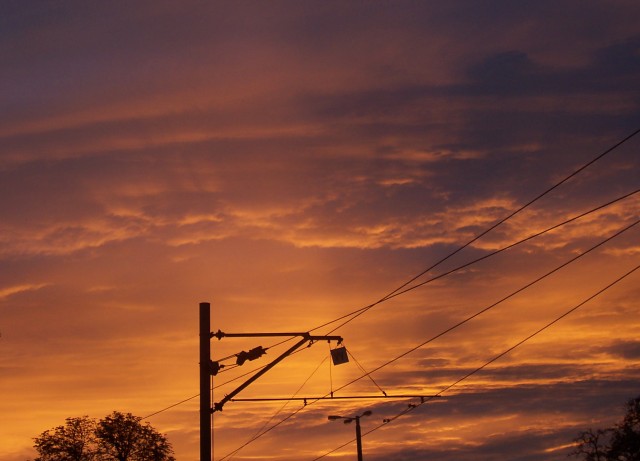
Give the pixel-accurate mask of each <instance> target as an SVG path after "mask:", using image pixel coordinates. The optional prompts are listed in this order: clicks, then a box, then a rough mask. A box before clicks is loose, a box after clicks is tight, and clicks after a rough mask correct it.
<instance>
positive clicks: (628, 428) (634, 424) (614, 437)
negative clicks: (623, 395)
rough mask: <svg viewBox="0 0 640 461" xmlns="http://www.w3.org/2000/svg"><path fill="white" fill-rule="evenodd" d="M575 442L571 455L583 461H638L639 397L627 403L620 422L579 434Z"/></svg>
mask: <svg viewBox="0 0 640 461" xmlns="http://www.w3.org/2000/svg"><path fill="white" fill-rule="evenodd" d="M575 442H576V448H575V450H574V451H573V452H572V453H571V454H572V455H574V456H579V457H582V458H583V459H584V460H585V461H640V396H639V397H636V398H635V399H631V400H629V401H628V402H627V412H626V414H625V416H624V419H623V420H622V422H620V423H618V424H616V425H614V426H613V427H610V428H607V429H597V430H595V431H594V430H593V429H589V430H588V431H584V432H581V433H580V435H579V436H578V438H577V439H575Z"/></svg>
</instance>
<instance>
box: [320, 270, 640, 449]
mask: <svg viewBox="0 0 640 461" xmlns="http://www.w3.org/2000/svg"><path fill="white" fill-rule="evenodd" d="M638 269H640V265H637V266H636V267H634V268H633V269H631V270H630V271H628V272H626V273H625V274H624V275H622V276H620V277H618V278H617V279H616V280H614V281H613V282H611V283H609V284H608V285H607V286H605V287H604V288H602V289H600V290H599V291H597V292H596V293H594V294H593V295H591V296H589V297H588V298H587V299H585V300H584V301H582V302H581V303H579V304H577V305H576V306H574V307H572V308H571V309H569V310H568V311H566V312H564V313H563V314H562V315H560V316H558V317H556V318H555V319H554V320H552V321H551V322H549V323H547V324H546V325H544V326H543V327H541V328H539V329H538V330H536V331H535V332H533V333H531V334H530V335H529V336H527V337H526V338H524V339H522V340H520V341H518V342H517V343H516V344H514V345H513V346H511V347H510V348H508V349H506V350H504V351H503V352H501V353H500V354H498V355H496V356H495V357H493V358H492V359H490V360H488V361H486V362H485V363H484V364H482V365H481V366H479V367H477V368H475V369H474V370H472V371H470V372H469V373H467V374H466V375H464V376H462V377H461V378H459V379H457V380H456V381H454V382H453V383H451V384H449V385H448V386H446V387H444V388H443V389H441V390H440V391H439V392H438V393H436V394H435V395H434V397H431V398H429V399H425V400H422V401H420V402H419V403H416V404H412V405H409V406H408V407H407V409H405V410H404V411H402V412H400V413H399V414H397V415H396V416H394V417H392V418H389V419H387V420H385V422H384V423H383V424H380V425H378V426H376V427H374V428H373V429H370V430H368V431H366V432H364V433H363V434H362V437H364V436H366V435H369V434H371V433H372V432H375V431H377V430H378V429H380V428H382V427H384V426H386V425H387V424H389V423H391V422H393V421H395V420H396V419H398V418H400V417H401V416H404V415H406V414H407V413H410V412H412V411H413V410H415V409H416V408H417V407H419V406H422V405H424V404H425V403H428V401H430V400H432V399H433V398H435V397H436V396H441V395H442V394H444V393H445V392H447V391H449V390H451V389H452V388H454V387H455V386H457V385H458V384H460V383H461V382H463V381H465V380H467V379H469V378H470V377H471V376H473V375H475V374H476V373H479V372H480V371H482V370H483V369H485V368H486V367H488V366H489V365H491V364H492V363H494V362H496V361H497V360H499V359H501V358H502V357H504V356H505V355H507V354H509V353H511V352H512V351H513V350H514V349H516V348H518V347H520V346H521V345H523V344H524V343H526V342H527V341H529V340H531V339H532V338H534V337H535V336H537V335H539V334H540V333H542V332H543V331H545V330H547V329H548V328H550V327H551V326H553V325H554V324H556V323H558V322H559V321H560V320H562V319H563V318H565V317H567V316H569V315H570V314H572V313H573V312H575V311H576V310H578V309H579V308H580V307H582V306H584V305H585V304H586V303H588V302H589V301H591V300H592V299H594V298H596V297H597V296H600V295H601V294H602V293H604V292H605V291H607V290H609V289H610V288H612V287H613V286H614V285H616V284H617V283H619V282H621V281H622V280H624V279H625V278H627V277H628V276H630V275H631V274H633V273H634V272H635V271H637V270H638ZM354 441H355V439H353V440H350V441H349V442H347V443H345V444H343V445H340V446H339V447H337V448H334V449H333V450H331V451H328V452H327V453H325V454H323V455H321V456H319V457H317V458H314V459H313V460H312V461H317V460H319V459H322V458H324V457H326V456H328V455H330V454H332V453H335V452H336V451H338V450H340V449H341V448H344V447H346V446H347V445H350V444H351V443H353V442H354Z"/></svg>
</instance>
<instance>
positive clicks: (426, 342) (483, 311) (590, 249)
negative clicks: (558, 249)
mask: <svg viewBox="0 0 640 461" xmlns="http://www.w3.org/2000/svg"><path fill="white" fill-rule="evenodd" d="M639 223H640V219H639V220H636V221H634V222H633V223H631V224H630V225H628V226H626V227H624V228H622V229H620V230H619V231H617V232H616V233H614V234H613V235H611V236H609V237H607V238H606V239H604V240H602V241H600V242H598V243H597V244H596V245H594V246H592V247H590V248H589V249H587V250H585V251H584V252H582V253H580V254H578V255H577V256H574V257H573V258H571V259H569V260H568V261H566V262H564V263H562V264H561V265H560V266H557V267H556V268H554V269H552V270H551V271H549V272H547V273H545V274H544V275H542V276H539V277H538V278H536V279H535V280H534V281H532V282H529V283H527V284H526V285H525V286H523V287H521V288H519V289H517V290H515V291H513V292H512V293H510V294H509V295H507V296H505V297H503V298H502V299H500V300H499V301H497V302H495V303H493V304H491V305H490V306H488V307H485V308H484V309H481V310H480V311H478V312H476V313H475V314H473V315H471V316H469V317H467V318H465V319H464V320H462V321H460V322H458V323H456V324H455V325H453V326H451V327H449V328H447V329H445V330H444V331H442V332H440V333H439V334H437V335H435V336H433V337H431V338H429V339H428V340H426V341H424V342H422V343H421V344H418V345H417V346H415V347H413V348H411V349H409V350H408V351H406V352H403V353H402V354H400V355H398V356H396V357H395V358H393V359H391V360H389V361H387V362H385V363H383V364H382V365H380V366H378V367H376V368H374V369H373V370H372V371H370V372H368V373H365V374H364V375H361V376H359V377H358V378H355V379H353V380H351V381H349V382H347V383H346V384H344V385H342V386H341V387H339V388H337V389H336V390H335V391H340V390H342V389H344V388H346V387H348V386H350V385H352V384H354V383H356V382H358V381H360V380H361V379H363V378H365V377H367V376H368V375H370V374H372V373H375V372H377V371H379V370H381V369H382V368H385V367H387V366H389V365H391V364H392V363H394V362H396V361H398V360H400V359H401V358H403V357H405V356H407V355H409V354H410V353H412V352H414V351H416V350H418V349H420V348H421V347H424V346H425V345H427V344H429V343H431V342H433V341H435V340H436V339H438V338H440V337H442V336H444V335H445V334H447V333H449V332H451V331H453V330H454V329H456V328H458V327H460V326H462V325H464V324H465V323H467V322H469V321H471V320H473V319H474V318H476V317H478V316H480V315H482V314H484V313H485V312H487V311H489V310H490V309H492V308H494V307H495V306H497V305H498V304H500V303H502V302H504V301H506V300H508V299H510V298H512V297H513V296H515V295H516V294H518V293H521V292H522V291H524V290H526V289H527V288H530V287H531V286H533V285H534V284H536V283H538V282H540V281H542V280H544V279H545V278H547V277H549V276H550V275H552V274H554V273H555V272H557V271H559V270H560V269H562V268H564V267H566V266H568V265H569V264H571V263H573V262H575V261H576V260H578V259H580V258H581V257H583V256H585V255H587V254H589V253H591V252H592V251H594V250H595V249H597V248H599V247H600V246H602V245H604V244H605V243H607V242H609V241H611V240H613V239H614V238H616V237H618V236H619V235H621V234H622V233H624V232H626V231H628V230H629V229H631V228H633V227H634V226H636V225H638V224H639ZM498 358H499V357H498ZM465 379H466V378H465ZM328 395H329V394H327V395H325V396H324V397H327V396H328ZM436 395H438V394H436ZM319 400H321V399H316V400H311V401H310V402H308V403H307V405H305V407H307V406H309V405H312V404H314V403H316V402H318V401H319ZM305 407H301V408H299V409H298V410H296V411H294V412H293V413H291V414H290V415H288V416H287V417H286V418H284V419H282V420H280V421H279V422H278V423H276V424H274V425H273V426H271V427H269V429H267V430H266V431H264V432H263V433H261V434H260V435H258V436H256V437H255V438H254V439H253V440H257V439H258V438H260V437H262V436H263V435H265V434H267V433H268V432H270V431H272V430H273V429H275V428H276V427H278V426H280V425H281V424H283V423H284V422H285V421H287V420H289V419H290V418H292V417H293V416H295V415H296V414H298V413H299V412H300V411H302V409H303V408H305ZM249 443H250V442H248V443H246V444H244V445H242V446H241V447H240V449H241V448H244V447H245V446H246V445H248V444H249ZM223 459H224V458H223Z"/></svg>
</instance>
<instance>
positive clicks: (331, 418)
mask: <svg viewBox="0 0 640 461" xmlns="http://www.w3.org/2000/svg"><path fill="white" fill-rule="evenodd" d="M370 415H371V411H370V410H367V411H365V412H364V413H362V414H361V415H358V416H337V415H330V416H329V421H335V420H337V419H343V420H344V423H345V424H349V423H350V422H351V421H355V422H356V446H357V447H358V461H362V433H361V432H360V418H361V417H362V416H370Z"/></svg>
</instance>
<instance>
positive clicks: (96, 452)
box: [34, 411, 175, 461]
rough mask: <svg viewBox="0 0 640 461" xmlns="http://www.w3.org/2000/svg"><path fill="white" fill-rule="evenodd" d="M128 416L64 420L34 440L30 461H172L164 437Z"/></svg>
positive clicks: (137, 418) (117, 415) (147, 425)
mask: <svg viewBox="0 0 640 461" xmlns="http://www.w3.org/2000/svg"><path fill="white" fill-rule="evenodd" d="M141 419H142V418H139V417H137V416H133V415H132V414H131V413H126V414H124V413H120V412H117V411H114V412H113V413H112V414H110V415H109V416H106V417H105V418H103V419H101V420H100V421H99V422H96V421H95V420H94V419H89V417H87V416H83V417H81V418H67V419H66V423H65V425H64V426H58V427H56V428H54V429H51V430H48V431H45V432H43V433H42V434H40V436H39V437H36V438H35V439H34V441H35V443H34V447H35V449H36V450H37V451H38V455H39V456H38V457H37V458H35V460H34V461H175V458H174V457H173V449H172V448H171V444H170V443H169V442H168V440H167V438H166V437H165V436H164V435H162V434H160V433H159V432H157V431H156V430H155V429H154V428H153V427H151V425H150V424H149V423H146V424H142V423H141Z"/></svg>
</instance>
